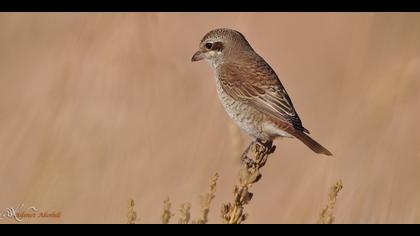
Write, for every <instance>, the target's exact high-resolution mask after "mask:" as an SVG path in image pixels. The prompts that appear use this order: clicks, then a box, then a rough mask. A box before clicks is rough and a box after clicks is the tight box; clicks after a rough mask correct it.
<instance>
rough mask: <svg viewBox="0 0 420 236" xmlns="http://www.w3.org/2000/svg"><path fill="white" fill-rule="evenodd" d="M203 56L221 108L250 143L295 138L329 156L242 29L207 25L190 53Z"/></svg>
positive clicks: (328, 152) (195, 56) (197, 58)
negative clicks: (214, 82)
mask: <svg viewBox="0 0 420 236" xmlns="http://www.w3.org/2000/svg"><path fill="white" fill-rule="evenodd" d="M201 60H205V61H207V63H208V64H209V65H210V67H211V68H212V70H213V74H214V78H215V80H216V91H217V94H218V97H219V100H220V102H221V103H222V105H223V107H224V109H225V111H226V112H227V114H228V115H229V117H230V118H231V119H232V120H233V121H234V122H235V123H236V125H238V126H239V127H240V128H241V129H242V130H243V131H245V133H247V134H248V135H249V136H251V137H252V138H253V142H252V143H251V144H250V146H251V145H252V144H253V143H255V142H259V143H261V144H266V143H270V145H271V144H272V142H273V141H274V140H275V139H276V138H284V137H286V138H297V139H298V140H300V141H302V142H303V143H304V144H305V145H306V146H308V147H309V148H310V149H311V150H312V151H314V152H315V153H318V154H324V155H327V156H332V153H331V152H330V151H328V150H327V149H326V148H325V147H323V146H322V145H321V144H319V143H318V142H317V141H315V140H314V139H312V138H311V137H310V136H309V134H310V133H309V131H308V130H307V129H306V128H304V127H303V125H302V122H301V119H300V118H299V115H298V113H297V112H296V109H295V107H294V106H293V103H292V100H291V99H290V96H289V95H288V93H287V91H286V89H285V88H284V86H283V84H282V83H281V82H280V79H279V78H278V76H277V74H276V73H275V72H274V70H273V69H272V68H271V66H270V65H269V64H268V63H267V62H266V61H265V60H264V59H263V58H262V57H261V56H260V55H259V54H258V53H257V52H255V51H254V49H253V48H252V47H251V45H250V43H249V42H248V41H247V39H246V38H245V36H244V35H243V34H242V33H240V32H239V31H237V30H234V29H228V28H218V29H213V30H211V31H210V32H208V33H207V34H205V35H204V37H203V38H202V40H201V41H200V43H199V49H198V51H197V52H196V53H195V54H194V55H193V56H192V58H191V61H192V62H196V61H201ZM250 146H248V148H247V150H246V151H245V152H247V151H248V150H249V148H250ZM244 154H245V153H244Z"/></svg>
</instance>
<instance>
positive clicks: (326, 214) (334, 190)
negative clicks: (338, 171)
mask: <svg viewBox="0 0 420 236" xmlns="http://www.w3.org/2000/svg"><path fill="white" fill-rule="evenodd" d="M341 189H343V183H342V181H341V180H339V181H337V183H336V184H335V185H334V186H332V187H331V189H330V192H329V194H328V204H327V206H326V207H325V208H324V209H323V210H322V211H321V214H320V216H319V219H318V222H317V223H318V224H332V223H333V222H334V220H335V217H334V208H335V204H336V202H337V195H338V193H339V192H340V191H341Z"/></svg>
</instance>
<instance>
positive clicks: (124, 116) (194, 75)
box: [0, 13, 420, 223]
mask: <svg viewBox="0 0 420 236" xmlns="http://www.w3.org/2000/svg"><path fill="white" fill-rule="evenodd" d="M219 27H229V28H234V29H236V30H239V31H241V32H242V33H243V34H244V35H245V36H246V37H247V39H248V41H249V42H250V43H251V45H252V46H253V47H254V49H255V50H256V51H257V52H258V53H259V54H260V55H262V56H263V57H264V58H265V59H266V61H267V62H268V63H269V64H270V65H271V66H272V67H273V69H274V70H275V71H276V72H277V74H278V75H279V77H280V79H281V80H282V82H283V84H284V86H285V87H286V89H287V91H288V93H289V95H290V96H291V98H292V100H293V103H294V105H295V107H296V109H297V111H298V112H299V115H300V117H301V119H302V121H303V124H304V126H305V127H306V128H308V129H309V130H310V131H311V135H312V137H314V138H315V139H316V140H318V141H319V142H320V143H321V144H323V145H324V146H325V147H327V148H328V149H329V150H331V151H332V152H333V153H334V157H332V158H327V157H325V156H319V155H316V154H314V153H313V152H312V151H311V150H309V149H308V148H307V147H306V146H305V145H303V144H302V143H300V142H299V141H298V140H294V139H284V140H277V141H276V143H275V144H276V145H277V150H276V152H275V153H274V154H273V155H272V156H271V158H270V159H269V162H268V164H267V166H265V167H264V169H263V170H262V171H263V173H262V174H263V178H262V180H261V181H260V182H258V184H256V185H255V186H253V189H252V191H253V192H254V193H255V196H254V199H253V200H252V201H251V204H250V205H249V206H247V211H248V213H249V214H250V216H249V219H248V220H247V223H315V222H316V220H317V219H318V215H319V213H320V211H321V209H322V208H323V207H324V206H325V204H326V202H327V194H328V190H329V188H330V186H331V185H333V184H334V183H335V182H336V181H337V180H338V179H342V181H343V184H344V188H343V190H342V192H340V195H339V196H338V200H337V206H336V222H337V223H420V185H419V180H420V171H419V170H420V133H419V128H420V125H419V122H420V109H419V108H420V93H419V92H420V14H415V13H411V14H410V13H407V14H402V13H401V14H396V13H375V14H373V13H121V14H117V13H31V14H29V13H2V14H0V162H1V165H0V186H1V194H0V211H4V209H5V208H8V207H14V206H17V205H19V204H21V203H23V204H25V206H31V205H33V206H36V207H37V208H38V209H40V210H42V211H59V212H61V217H60V218H58V219H55V218H54V219H51V218H36V219H25V222H27V223H45V222H48V223H126V222H127V218H126V214H127V206H128V200H129V199H130V198H132V199H134V200H135V203H136V206H135V210H136V211H137V214H138V221H137V222H138V223H160V222H161V214H162V209H163V201H164V200H165V199H166V198H167V197H168V196H169V197H170V199H171V202H172V204H173V211H174V212H176V213H178V208H179V205H180V204H181V203H184V202H187V201H188V202H190V203H192V214H193V218H196V217H197V216H198V214H199V195H201V194H204V193H205V192H206V191H207V190H208V182H209V181H210V177H211V176H212V175H213V174H214V173H215V172H218V173H219V174H220V178H219V182H218V186H217V194H216V198H215V199H214V201H213V203H212V207H211V211H210V223H220V222H221V218H220V207H221V204H222V203H224V202H228V201H231V199H232V196H233V195H232V192H233V186H234V184H235V183H236V182H237V176H238V171H239V167H240V162H239V155H240V153H241V152H242V150H243V149H244V148H245V147H246V146H247V144H248V143H249V142H250V138H248V137H247V136H246V135H245V134H244V133H242V132H241V131H240V130H238V129H237V128H236V127H235V126H234V125H233V123H232V122H231V121H230V119H229V118H228V116H227V115H226V114H225V112H224V110H223V107H222V106H221V105H220V104H219V100H218V98H217V95H216V91H215V83H214V79H213V74H212V71H211V70H210V68H209V66H208V65H207V64H206V63H205V62H200V63H191V61H190V60H191V56H192V55H193V53H194V52H195V51H196V50H197V48H198V43H199V41H200V40H201V38H202V37H203V36H204V34H206V33H207V32H208V31H210V30H211V29H214V28H219ZM13 222H14V221H13V220H10V219H2V220H0V223H13ZM173 222H177V219H174V220H173Z"/></svg>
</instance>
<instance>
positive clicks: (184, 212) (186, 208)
mask: <svg viewBox="0 0 420 236" xmlns="http://www.w3.org/2000/svg"><path fill="white" fill-rule="evenodd" d="M190 211H191V204H190V203H189V202H186V203H184V204H181V206H180V208H179V212H180V214H181V216H180V218H179V220H178V224H188V223H189V222H190V219H191V213H190Z"/></svg>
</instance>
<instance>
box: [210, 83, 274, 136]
mask: <svg viewBox="0 0 420 236" xmlns="http://www.w3.org/2000/svg"><path fill="white" fill-rule="evenodd" d="M216 87H217V94H218V96H219V99H220V102H221V103H222V105H223V107H224V108H225V110H226V113H227V114H228V115H229V117H230V118H231V119H232V120H233V121H234V122H235V123H236V124H237V125H238V126H239V127H240V128H241V129H242V130H244V131H245V132H246V133H248V134H249V135H251V136H253V137H255V138H259V139H262V140H269V139H272V138H271V137H270V135H269V134H267V133H266V132H264V124H265V123H266V120H267V118H266V116H265V115H264V114H262V113H261V112H259V111H257V110H256V109H254V108H253V107H251V106H249V105H248V104H246V103H243V102H241V101H236V100H234V99H233V98H232V97H230V96H229V95H228V94H227V93H225V92H224V90H223V89H222V87H221V85H220V83H219V81H218V80H217V79H216Z"/></svg>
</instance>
